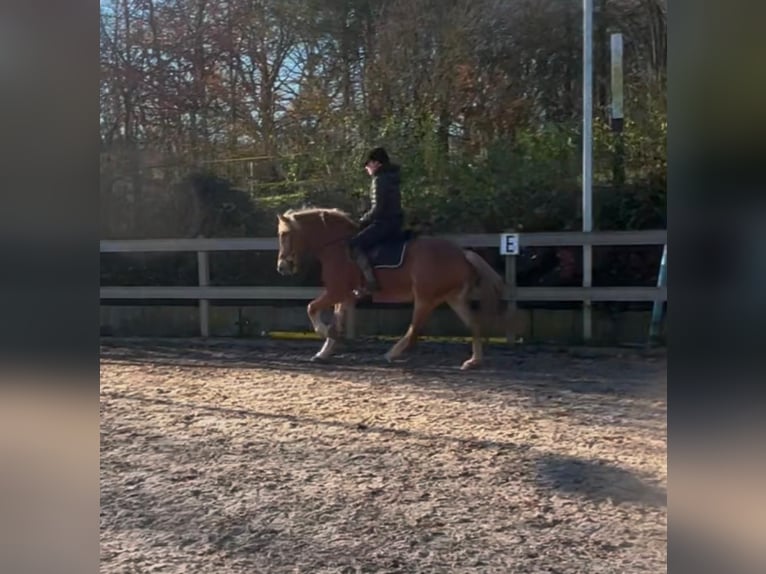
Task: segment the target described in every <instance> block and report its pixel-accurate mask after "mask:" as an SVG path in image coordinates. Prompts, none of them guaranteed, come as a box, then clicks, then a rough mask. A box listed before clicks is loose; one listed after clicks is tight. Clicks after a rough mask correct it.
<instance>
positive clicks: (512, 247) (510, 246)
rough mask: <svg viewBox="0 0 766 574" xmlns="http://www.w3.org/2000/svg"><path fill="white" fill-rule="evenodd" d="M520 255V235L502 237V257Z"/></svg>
mask: <svg viewBox="0 0 766 574" xmlns="http://www.w3.org/2000/svg"><path fill="white" fill-rule="evenodd" d="M518 254H519V234H518V233H503V234H501V235H500V255H518Z"/></svg>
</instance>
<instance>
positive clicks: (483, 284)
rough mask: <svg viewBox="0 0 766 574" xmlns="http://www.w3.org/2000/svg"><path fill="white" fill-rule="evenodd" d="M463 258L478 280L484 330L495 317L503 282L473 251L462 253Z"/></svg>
mask: <svg viewBox="0 0 766 574" xmlns="http://www.w3.org/2000/svg"><path fill="white" fill-rule="evenodd" d="M463 253H464V254H465V258H466V259H467V260H468V262H469V263H470V264H471V267H472V268H473V270H474V271H475V272H476V275H477V276H478V279H479V282H478V283H479V296H480V302H481V307H480V308H479V313H480V317H481V319H482V321H481V322H482V324H483V325H484V329H486V328H487V327H488V326H489V325H491V321H492V319H494V318H495V317H497V315H498V312H499V308H500V301H501V300H502V298H503V294H504V292H505V281H504V280H503V278H502V277H501V276H500V274H499V273H498V272H497V271H495V270H494V269H493V268H492V266H491V265H490V264H489V263H487V262H486V261H485V259H484V258H483V257H482V256H481V255H479V254H478V253H476V252H475V251H468V250H467V249H466V250H464V251H463Z"/></svg>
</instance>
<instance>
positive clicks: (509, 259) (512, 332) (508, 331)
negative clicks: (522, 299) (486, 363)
mask: <svg viewBox="0 0 766 574" xmlns="http://www.w3.org/2000/svg"><path fill="white" fill-rule="evenodd" d="M505 293H506V297H507V300H508V306H507V308H506V311H505V339H506V342H507V343H508V344H509V345H514V344H515V343H516V312H517V310H518V306H517V304H516V256H515V255H506V256H505Z"/></svg>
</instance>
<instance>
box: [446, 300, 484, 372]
mask: <svg viewBox="0 0 766 574" xmlns="http://www.w3.org/2000/svg"><path fill="white" fill-rule="evenodd" d="M469 292H470V291H469V289H468V288H466V289H463V290H462V291H460V293H458V294H457V295H455V296H454V297H450V298H449V299H447V303H448V304H449V306H450V307H451V308H452V310H453V311H454V312H455V313H456V314H457V316H458V317H460V319H461V320H462V321H463V323H465V326H466V327H468V328H469V329H470V330H471V346H472V355H471V358H470V359H468V360H467V361H465V362H464V363H463V366H462V367H460V368H461V369H471V368H473V367H478V366H479V365H480V364H481V362H482V359H483V358H484V356H483V350H482V346H481V333H480V330H479V322H478V321H477V319H476V317H474V315H473V312H472V311H471V306H470V304H469V303H468V294H469Z"/></svg>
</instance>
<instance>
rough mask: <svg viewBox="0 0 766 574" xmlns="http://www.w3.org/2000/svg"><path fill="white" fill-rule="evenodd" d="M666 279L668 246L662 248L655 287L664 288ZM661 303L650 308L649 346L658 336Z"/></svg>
mask: <svg viewBox="0 0 766 574" xmlns="http://www.w3.org/2000/svg"><path fill="white" fill-rule="evenodd" d="M667 277H668V245H667V244H665V245H664V246H663V247H662V260H661V261H660V272H659V273H658V274H657V287H664V286H665V283H666V282H667ZM662 308H663V303H662V301H655V302H654V306H653V307H652V323H651V325H650V326H649V344H650V345H651V344H652V343H654V342H655V341H657V339H658V338H659V336H660V323H661V322H662Z"/></svg>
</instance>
